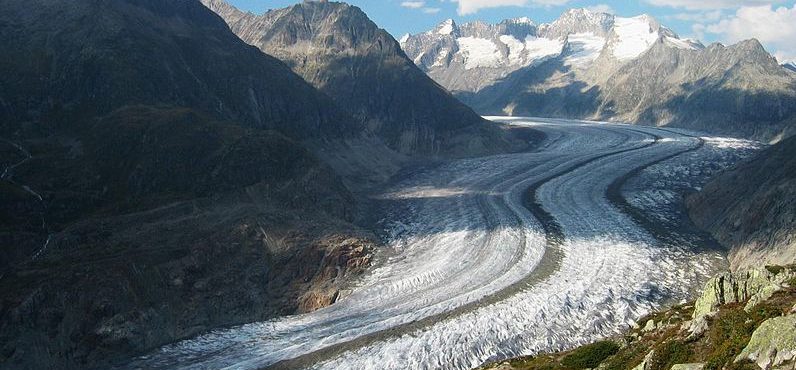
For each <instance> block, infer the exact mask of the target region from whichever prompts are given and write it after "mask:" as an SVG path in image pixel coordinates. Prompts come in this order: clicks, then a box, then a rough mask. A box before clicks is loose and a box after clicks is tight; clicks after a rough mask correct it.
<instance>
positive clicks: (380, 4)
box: [228, 0, 796, 61]
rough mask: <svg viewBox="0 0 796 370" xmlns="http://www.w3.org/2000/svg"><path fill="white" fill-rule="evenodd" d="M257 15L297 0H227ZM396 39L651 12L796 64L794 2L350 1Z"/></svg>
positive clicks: (695, 34)
mask: <svg viewBox="0 0 796 370" xmlns="http://www.w3.org/2000/svg"><path fill="white" fill-rule="evenodd" d="M228 1H229V2H230V3H231V4H233V5H235V6H237V7H238V8H240V9H242V10H247V11H251V12H253V13H262V12H265V11H267V10H268V9H274V8H281V7H285V6H288V5H292V4H295V3H297V2H298V1H297V0H228ZM348 3H350V4H354V5H356V6H359V7H360V8H362V10H364V11H365V12H366V13H367V14H368V16H370V18H371V19H372V20H373V21H375V22H376V23H377V24H378V25H379V26H380V27H382V28H384V29H386V30H387V31H389V32H390V33H391V34H392V35H393V36H395V37H396V38H399V37H401V35H403V34H404V33H419V32H423V31H426V30H428V29H430V28H432V27H434V26H435V25H436V24H438V23H439V22H441V21H443V20H445V19H448V18H453V19H454V20H456V22H458V23H464V22H468V21H472V20H483V21H487V22H491V23H495V22H499V21H500V20H502V19H506V18H515V17H523V16H525V17H529V18H531V19H532V20H534V21H535V22H539V23H541V22H550V21H552V20H554V19H556V18H558V16H559V15H560V14H561V13H562V12H563V11H565V10H566V9H569V8H593V9H600V10H605V11H608V12H610V13H613V14H617V15H620V16H635V15H639V14H643V13H646V14H650V15H652V16H654V17H655V18H657V19H658V20H659V21H660V22H661V23H662V24H664V25H666V26H667V27H669V28H671V29H673V30H674V31H675V32H677V33H678V34H679V35H680V36H681V37H691V38H697V39H699V40H701V41H703V42H705V43H706V44H707V43H710V42H715V41H718V42H723V43H725V44H730V43H734V42H737V41H739V40H743V39H747V38H752V37H755V38H757V39H759V40H760V41H761V42H762V43H763V45H765V46H766V48H767V49H768V50H769V51H770V52H771V53H772V54H775V56H777V58H778V59H780V61H796V0H781V1H776V0H775V1H764V0H641V1H629V0H615V1H609V0H602V1H600V0H597V1H590V0H425V1H423V0H350V1H348Z"/></svg>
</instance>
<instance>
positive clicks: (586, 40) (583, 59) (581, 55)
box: [565, 32, 605, 65]
mask: <svg viewBox="0 0 796 370" xmlns="http://www.w3.org/2000/svg"><path fill="white" fill-rule="evenodd" d="M567 42H568V45H569V54H568V55H567V57H566V59H565V63H566V64H567V65H585V64H589V63H591V62H593V61H594V60H595V59H597V57H599V56H600V52H602V50H603V47H605V38H604V37H600V36H595V35H594V34H593V33H591V32H588V33H575V34H572V35H569V37H568V38H567Z"/></svg>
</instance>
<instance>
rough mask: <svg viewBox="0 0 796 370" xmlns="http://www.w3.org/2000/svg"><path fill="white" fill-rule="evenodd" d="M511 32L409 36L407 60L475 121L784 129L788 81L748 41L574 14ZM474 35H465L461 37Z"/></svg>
mask: <svg viewBox="0 0 796 370" xmlns="http://www.w3.org/2000/svg"><path fill="white" fill-rule="evenodd" d="M526 22H527V23H528V24H529V25H533V27H529V28H528V29H527V30H526V32H524V33H519V34H515V33H510V32H508V31H507V30H506V29H505V28H503V27H501V25H502V23H501V24H498V25H487V24H483V23H478V22H476V23H472V24H466V25H459V26H456V27H453V28H452V29H453V31H452V32H450V33H447V32H439V30H440V29H445V30H447V29H448V28H450V27H443V25H440V26H439V27H437V29H435V30H432V31H429V32H425V33H422V34H418V35H414V36H409V37H407V38H405V39H404V40H403V42H402V46H403V48H404V50H405V51H406V53H407V55H408V56H409V57H410V58H412V59H413V60H414V61H415V63H417V64H418V65H419V66H420V67H421V68H422V69H423V70H424V71H426V72H427V73H428V74H429V76H431V77H432V78H434V80H436V81H437V82H439V83H440V84H442V85H443V86H445V87H447V88H448V89H450V90H451V91H453V92H454V94H456V95H457V96H458V97H460V98H461V99H462V100H463V101H464V102H466V103H468V104H469V105H470V106H472V107H473V108H474V109H475V110H476V111H478V112H479V113H482V114H509V115H518V116H520V115H529V116H552V117H565V118H583V119H596V120H616V121H626V122H632V123H639V124H649V125H673V126H678V127H686V128H692V129H699V130H706V131H710V132H715V133H720V134H727V135H732V136H740V137H748V138H756V139H761V140H775V139H777V138H779V137H780V136H782V135H785V136H787V135H790V133H792V132H793V130H794V129H793V128H794V127H796V126H795V125H794V121H796V119H795V117H796V75H795V74H794V73H792V72H790V71H789V70H787V69H785V68H782V67H781V66H780V65H779V64H778V63H777V62H776V60H775V59H774V58H773V57H772V56H771V55H769V54H768V53H767V52H766V51H765V50H764V49H763V47H762V46H760V44H759V43H758V42H757V41H755V40H748V41H744V42H741V43H739V44H737V45H732V46H723V45H720V44H714V45H710V46H709V47H705V46H703V45H702V44H701V43H699V42H698V41H693V40H687V39H681V38H679V37H678V36H677V35H676V34H675V33H674V32H672V31H671V30H669V29H668V28H666V27H664V26H662V25H661V24H660V23H659V22H658V21H657V20H655V19H654V18H652V17H649V16H646V15H642V16H638V17H634V18H622V17H616V16H613V15H609V14H602V13H594V12H589V11H587V10H583V9H574V10H570V11H567V12H566V13H564V14H563V15H562V16H561V17H560V18H559V19H558V20H556V21H554V22H552V23H550V24H541V25H534V24H533V22H531V21H529V20H527V21H526ZM471 30H476V31H477V32H476V31H471Z"/></svg>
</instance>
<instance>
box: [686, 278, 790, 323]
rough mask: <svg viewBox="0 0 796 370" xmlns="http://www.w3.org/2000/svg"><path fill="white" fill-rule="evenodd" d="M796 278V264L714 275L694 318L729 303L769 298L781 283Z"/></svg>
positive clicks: (753, 302) (699, 300)
mask: <svg viewBox="0 0 796 370" xmlns="http://www.w3.org/2000/svg"><path fill="white" fill-rule="evenodd" d="M793 278H796V268H771V270H769V269H765V268H759V269H751V270H744V271H739V272H728V273H724V274H721V275H718V276H716V277H713V278H711V279H710V280H709V281H708V282H707V283H706V284H705V288H704V289H703V290H702V295H701V296H700V297H699V298H697V300H696V303H695V308H694V314H693V317H694V318H695V319H697V318H700V317H702V316H705V315H707V314H710V313H712V312H715V310H716V309H717V308H718V307H720V306H723V305H725V304H729V303H741V302H748V305H747V307H748V308H751V307H753V306H754V305H755V304H757V303H759V302H761V301H765V300H766V299H768V298H770V297H771V295H773V294H774V293H775V292H776V291H778V290H780V289H781V288H782V285H783V284H784V283H786V282H788V281H790V280H791V279H793Z"/></svg>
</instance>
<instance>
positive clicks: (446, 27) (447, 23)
mask: <svg viewBox="0 0 796 370" xmlns="http://www.w3.org/2000/svg"><path fill="white" fill-rule="evenodd" d="M455 30H456V22H454V21H453V19H446V20H444V21H442V23H440V24H439V25H438V26H437V28H436V32H437V34H439V35H452V34H453V32H454V31H455Z"/></svg>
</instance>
